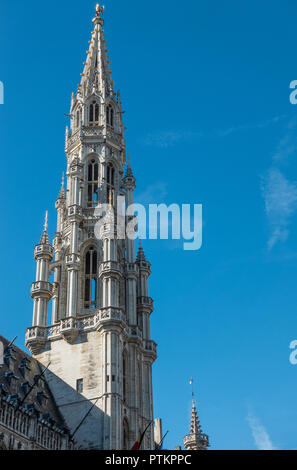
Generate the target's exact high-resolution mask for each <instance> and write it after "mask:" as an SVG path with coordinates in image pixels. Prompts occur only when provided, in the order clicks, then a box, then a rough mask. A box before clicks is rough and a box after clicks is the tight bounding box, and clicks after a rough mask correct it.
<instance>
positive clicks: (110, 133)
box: [106, 126, 122, 145]
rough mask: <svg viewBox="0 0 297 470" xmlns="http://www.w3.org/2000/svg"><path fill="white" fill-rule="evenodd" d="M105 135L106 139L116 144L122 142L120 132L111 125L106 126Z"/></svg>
mask: <svg viewBox="0 0 297 470" xmlns="http://www.w3.org/2000/svg"><path fill="white" fill-rule="evenodd" d="M106 137H107V139H108V140H112V141H113V142H114V143H116V144H117V145H121V143H122V134H119V133H118V132H116V131H115V130H114V129H113V128H112V127H109V126H107V130H106Z"/></svg>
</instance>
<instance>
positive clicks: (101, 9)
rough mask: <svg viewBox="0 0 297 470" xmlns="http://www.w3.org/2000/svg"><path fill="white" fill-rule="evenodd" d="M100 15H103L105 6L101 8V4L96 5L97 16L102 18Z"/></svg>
mask: <svg viewBox="0 0 297 470" xmlns="http://www.w3.org/2000/svg"><path fill="white" fill-rule="evenodd" d="M100 13H101V14H102V15H103V13H104V6H103V5H102V6H100V5H99V3H97V5H96V16H100Z"/></svg>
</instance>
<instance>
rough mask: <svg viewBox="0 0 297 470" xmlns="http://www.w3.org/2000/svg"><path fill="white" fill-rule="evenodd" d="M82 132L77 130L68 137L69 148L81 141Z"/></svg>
mask: <svg viewBox="0 0 297 470" xmlns="http://www.w3.org/2000/svg"><path fill="white" fill-rule="evenodd" d="M79 137H80V132H79V130H77V131H76V132H74V133H73V134H71V135H69V136H68V137H67V149H70V147H72V146H73V145H76V144H78V143H79Z"/></svg>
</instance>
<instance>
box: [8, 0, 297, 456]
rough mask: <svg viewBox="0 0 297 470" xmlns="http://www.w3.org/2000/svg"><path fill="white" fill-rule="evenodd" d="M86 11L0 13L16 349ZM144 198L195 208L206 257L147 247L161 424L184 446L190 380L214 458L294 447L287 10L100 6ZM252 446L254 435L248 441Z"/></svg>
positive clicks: (52, 193)
mask: <svg viewBox="0 0 297 470" xmlns="http://www.w3.org/2000/svg"><path fill="white" fill-rule="evenodd" d="M94 3H95V2H93V1H86V0H85V1H81V2H79V1H78V0H71V1H69V0H64V1H63V2H61V1H59V2H58V1H56V0H53V1H52V2H50V3H49V2H47V3H45V2H39V1H36V0H32V1H31V2H21V1H19V0H17V1H15V2H8V1H7V0H6V1H5V2H3V3H2V8H3V10H4V14H3V15H1V20H0V21H1V24H0V32H1V33H0V34H1V41H2V44H3V50H2V54H1V57H0V61H1V67H0V71H1V76H0V80H1V81H3V82H4V86H5V104H4V105H1V106H0V119H1V141H0V145H1V154H2V167H1V172H2V178H1V214H2V217H1V226H2V230H1V234H0V237H1V238H0V242H1V246H2V253H1V266H2V269H1V282H0V286H1V296H0V299H1V300H0V301H1V307H0V311H1V333H2V334H3V335H4V336H6V337H8V338H12V337H13V336H15V335H18V339H17V344H18V345H19V346H21V347H24V332H25V329H26V327H27V326H29V325H30V324H31V320H32V301H31V299H30V283H31V282H32V281H33V280H34V276H35V261H34V259H33V248H34V245H35V243H37V242H38V240H39V237H40V233H41V229H42V224H43V217H44V211H45V209H48V210H49V230H50V234H51V236H52V235H53V234H54V231H55V228H56V213H55V209H54V201H55V199H56V197H57V194H58V189H59V185H60V179H61V173H62V171H63V170H64V169H65V163H66V160H65V154H64V133H65V125H66V124H67V118H66V117H65V116H64V113H68V112H69V105H70V95H71V92H72V91H75V90H76V86H77V84H78V83H79V79H80V75H79V74H80V72H81V71H82V62H83V61H84V60H85V57H86V54H85V51H86V50H87V48H88V40H89V39H90V31H91V29H92V24H91V18H92V16H93V12H94ZM105 6H106V13H105V31H106V39H107V44H108V47H109V51H110V57H111V61H112V62H111V65H112V69H113V79H114V80H115V83H116V87H118V88H120V90H121V96H122V102H123V106H124V110H125V111H126V113H125V115H124V117H125V124H126V126H127V132H126V137H127V147H128V150H129V152H130V154H131V161H132V166H133V170H134V174H135V176H136V178H137V191H136V195H137V196H138V197H139V199H140V200H141V199H145V198H146V199H150V201H151V202H166V203H168V204H169V203H173V202H176V203H202V204H203V246H202V248H201V250H199V251H197V252H193V251H189V252H186V251H183V250H182V248H181V244H180V243H177V242H176V241H146V242H145V243H144V249H145V252H146V255H147V257H148V259H149V260H150V261H151V263H152V275H151V279H150V294H151V296H152V297H153V298H154V301H155V311H154V313H153V315H152V336H153V338H154V339H155V340H156V342H157V343H158V345H159V346H158V347H159V358H158V360H157V362H156V363H155V366H154V400H155V415H156V416H161V417H162V418H163V426H164V430H165V431H166V430H167V429H169V430H170V433H169V435H168V438H167V440H166V447H169V448H170V447H173V446H174V445H178V444H182V439H183V436H184V435H185V434H186V433H187V432H188V428H189V419H190V407H191V390H190V385H189V383H188V381H189V377H190V376H191V375H193V376H194V380H195V391H196V396H197V402H198V410H199V417H200V420H201V424H202V428H203V430H204V431H205V432H207V433H208V434H209V436H210V443H211V446H212V447H211V448H212V449H255V448H257V447H261V446H262V447H263V446H264V447H265V446H266V447H269V446H273V447H275V448H278V449H292V448H296V433H297V407H296V387H297V366H292V365H291V364H290V363H289V343H290V341H291V340H293V339H296V338H297V290H296V285H297V243H296V239H297V203H296V200H297V182H296V181H297V163H296V157H297V140H296V131H297V107H294V106H293V105H292V104H290V102H289V93H290V90H289V83H290V81H291V80H294V79H297V65H296V64H297V51H296V24H297V4H296V2H294V1H292V0H281V1H276V0H275V1H271V0H270V1H267V0H262V1H261V2H259V1H255V0H250V1H249V2H238V1H232V0H227V1H225V2H222V1H220V0H215V1H207V2H205V1H201V0H199V1H197V0H192V1H190V0H185V1H184V2H180V1H177V0H170V1H169V0H162V1H159V2H140V1H139V0H137V1H136V0H131V1H129V0H127V1H126V2H123V1H119V0H113V1H110V0H106V2H105ZM253 432H254V436H253Z"/></svg>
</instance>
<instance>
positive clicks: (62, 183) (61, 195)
mask: <svg viewBox="0 0 297 470" xmlns="http://www.w3.org/2000/svg"><path fill="white" fill-rule="evenodd" d="M65 197H66V196H65V187H64V171H63V173H62V182H61V189H60V193H59V199H65Z"/></svg>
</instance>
